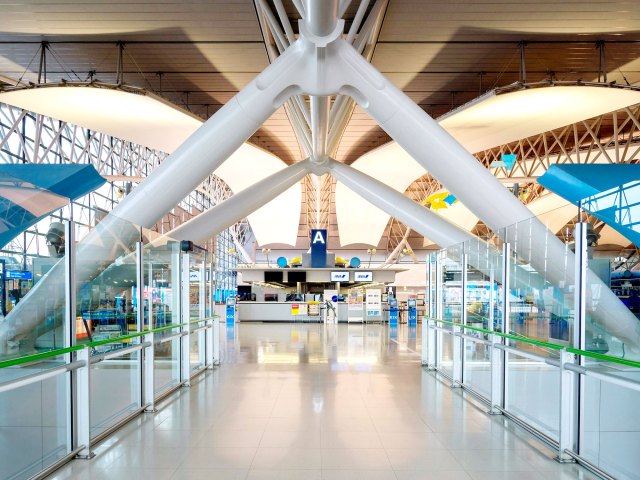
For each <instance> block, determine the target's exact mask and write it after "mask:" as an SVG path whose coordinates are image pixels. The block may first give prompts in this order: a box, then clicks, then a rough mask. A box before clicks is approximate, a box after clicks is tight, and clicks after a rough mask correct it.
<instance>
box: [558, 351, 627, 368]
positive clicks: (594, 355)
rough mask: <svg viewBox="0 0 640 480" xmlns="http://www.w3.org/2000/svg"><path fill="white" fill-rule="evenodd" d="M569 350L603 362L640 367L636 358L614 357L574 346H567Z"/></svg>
mask: <svg viewBox="0 0 640 480" xmlns="http://www.w3.org/2000/svg"><path fill="white" fill-rule="evenodd" d="M567 352H569V353H574V354H576V355H582V356H583V357H590V358H595V359H597V360H602V361H603V362H611V363H618V364H620V365H626V366H628V367H635V368H640V362H637V361H635V360H629V359H627V358H620V357H613V356H611V355H604V354H602V353H595V352H588V351H585V350H579V349H577V348H572V347H567Z"/></svg>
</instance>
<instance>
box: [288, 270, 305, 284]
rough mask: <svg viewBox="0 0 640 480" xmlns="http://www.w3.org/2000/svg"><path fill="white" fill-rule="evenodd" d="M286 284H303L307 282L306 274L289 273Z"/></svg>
mask: <svg viewBox="0 0 640 480" xmlns="http://www.w3.org/2000/svg"><path fill="white" fill-rule="evenodd" d="M288 278H289V280H287V282H288V283H297V282H300V283H304V282H306V281H307V272H289V276H288Z"/></svg>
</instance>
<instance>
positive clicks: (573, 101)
mask: <svg viewBox="0 0 640 480" xmlns="http://www.w3.org/2000/svg"><path fill="white" fill-rule="evenodd" d="M637 103H640V91H636V90H626V89H622V88H607V87H592V86H555V87H551V86H550V87H542V88H530V89H526V90H519V91H515V92H510V93H504V94H501V95H494V94H488V95H485V96H483V97H480V98H478V99H477V100H474V101H473V102H470V103H468V104H467V105H463V106H462V107H460V108H458V109H456V110H454V111H453V112H451V113H450V114H447V115H446V116H444V117H442V118H440V119H438V122H439V123H440V125H441V126H442V127H444V129H445V130H447V131H448V132H449V133H450V134H451V135H453V136H454V137H455V138H456V140H458V141H459V142H460V143H461V144H462V145H464V147H465V148H466V149H467V150H468V151H469V152H471V153H476V152H479V151H482V150H486V149H488V148H492V147H496V146H498V145H504V144H506V143H509V142H513V141H516V140H520V139H522V138H527V137H530V136H532V135H538V134H540V133H542V132H548V131H549V130H553V129H556V128H560V127H563V126H565V125H570V124H572V123H576V122H579V121H580V120H585V119H587V118H592V117H596V116H598V115H602V114H604V113H609V112H613V111H614V110H619V109H621V108H624V107H628V106H629V105H635V104H637Z"/></svg>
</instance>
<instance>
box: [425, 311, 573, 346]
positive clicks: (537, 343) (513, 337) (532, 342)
mask: <svg viewBox="0 0 640 480" xmlns="http://www.w3.org/2000/svg"><path fill="white" fill-rule="evenodd" d="M424 318H428V317H424ZM430 320H433V321H434V322H438V323H444V324H447V325H456V326H458V327H460V328H463V329H466V330H473V331H476V332H481V333H486V334H487V335H497V336H499V337H502V338H506V339H509V340H514V341H516V342H522V343H528V344H530V345H535V346H537V347H544V348H550V349H552V350H562V349H563V348H564V347H562V346H561V345H556V344H555V343H547V342H542V341H540V340H533V339H531V338H529V337H519V336H516V335H511V334H508V333H503V332H497V331H495V330H494V331H491V330H487V329H485V328H480V327H472V326H470V325H462V324H461V323H457V322H448V321H446V320H439V319H437V318H431V319H430Z"/></svg>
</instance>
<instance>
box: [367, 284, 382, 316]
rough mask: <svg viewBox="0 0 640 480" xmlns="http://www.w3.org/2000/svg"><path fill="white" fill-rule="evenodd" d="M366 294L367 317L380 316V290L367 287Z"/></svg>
mask: <svg viewBox="0 0 640 480" xmlns="http://www.w3.org/2000/svg"><path fill="white" fill-rule="evenodd" d="M366 294H367V296H366V300H365V305H366V307H367V318H371V317H380V316H381V315H382V291H381V290H380V289H377V288H368V289H367V291H366Z"/></svg>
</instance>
